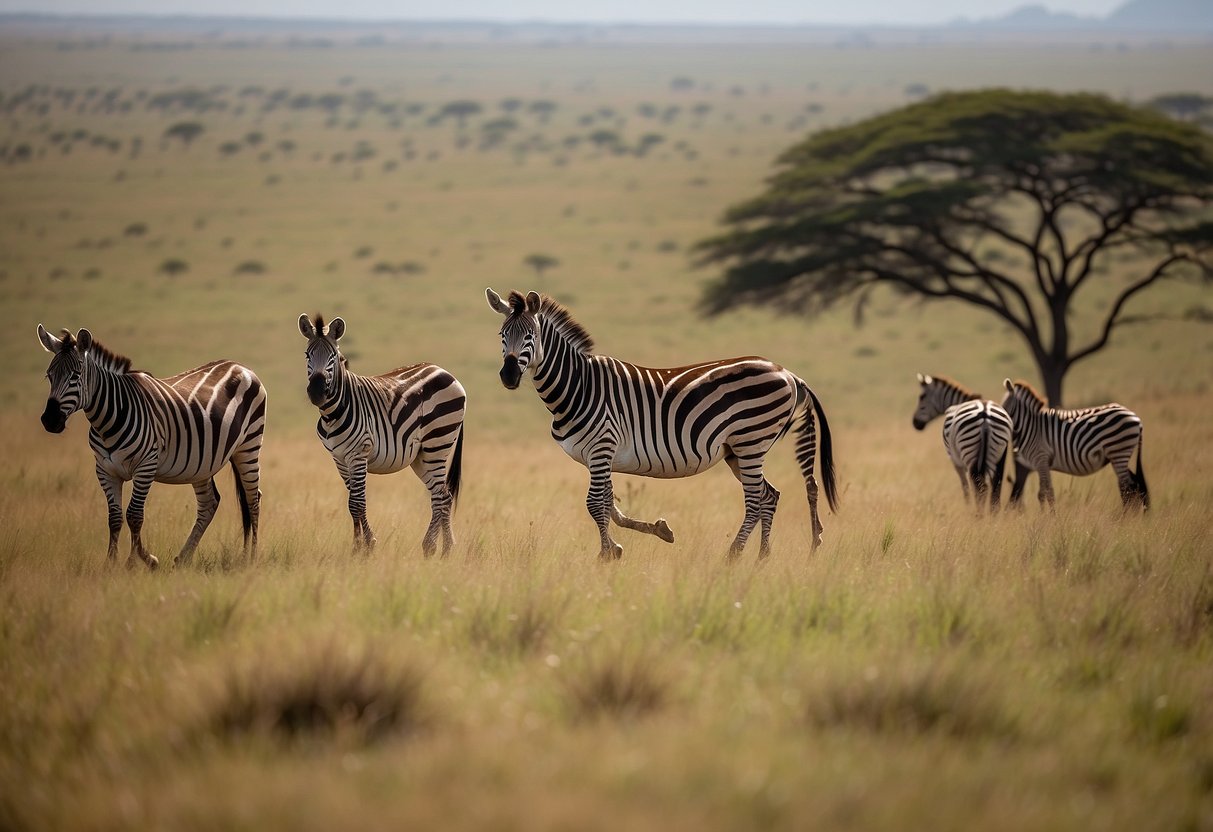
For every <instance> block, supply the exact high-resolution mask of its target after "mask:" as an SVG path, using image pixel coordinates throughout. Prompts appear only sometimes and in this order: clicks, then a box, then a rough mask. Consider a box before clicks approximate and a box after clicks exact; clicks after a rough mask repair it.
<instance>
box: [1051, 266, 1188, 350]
mask: <svg viewBox="0 0 1213 832" xmlns="http://www.w3.org/2000/svg"><path fill="white" fill-rule="evenodd" d="M1181 261H1185V262H1190V261H1191V258H1190V257H1188V256H1187V255H1186V254H1172V255H1171V256H1169V257H1167V258H1166V259H1165V260H1163V261H1162V262H1161V263H1159V264H1158V265H1157V266H1155V267H1154V270H1153V271H1151V272H1150V273H1149V274H1148V275H1146V276H1145V277H1143V278H1142V279H1141V280H1139V281H1137V282H1136V283H1133V284H1132V285H1130V286H1128V287H1126V288H1125V290H1124V291H1123V292H1121V293H1120V297H1118V298H1117V299H1116V302H1115V303H1114V304H1112V311H1111V312H1109V313H1108V317H1107V319H1106V320H1105V321H1104V326H1103V332H1102V333H1101V334H1100V336H1099V337H1098V338H1096V339H1095V340H1094V341H1093V342H1091V344H1089V345H1088V346H1086V347H1084V348H1083V349H1081V350H1079V351H1078V352H1076V353H1073V354H1072V355H1070V356H1069V358H1068V359H1067V360H1066V363H1067V365H1068V366H1073V365H1075V364H1077V363H1078V362H1079V361H1081V360H1082V359H1084V358H1086V357H1087V356H1090V355H1093V354H1094V353H1097V352H1099V351H1100V350H1101V349H1103V348H1104V347H1105V346H1107V343H1108V339H1109V338H1110V337H1111V335H1112V330H1113V329H1114V328H1115V327H1116V325H1117V324H1118V323H1120V320H1119V319H1120V312H1121V310H1122V309H1124V306H1125V304H1126V303H1128V301H1129V299H1130V298H1132V297H1133V296H1134V295H1136V294H1137V293H1138V292H1140V291H1141V290H1142V289H1145V288H1146V287H1147V286H1150V285H1151V284H1153V283H1155V282H1156V281H1158V280H1159V278H1161V277H1163V276H1164V275H1165V274H1166V271H1167V269H1168V268H1170V267H1171V266H1173V265H1174V264H1175V263H1178V262H1181Z"/></svg>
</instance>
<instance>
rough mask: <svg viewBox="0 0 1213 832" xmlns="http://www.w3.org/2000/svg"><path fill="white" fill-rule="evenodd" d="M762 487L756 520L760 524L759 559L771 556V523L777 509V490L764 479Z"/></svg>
mask: <svg viewBox="0 0 1213 832" xmlns="http://www.w3.org/2000/svg"><path fill="white" fill-rule="evenodd" d="M762 485H763V491H762V505H761V506H760V507H759V510H758V519H759V521H760V522H761V524H762V538H761V543H760V545H759V547H758V557H759V558H760V559H761V558H765V557H766V556H767V555H769V554H771V523H772V522H773V521H774V520H775V509H777V508H779V490H778V489H777V488H775V486H773V485H771V483H770V481H769V480H765V479H764V480H763V481H762Z"/></svg>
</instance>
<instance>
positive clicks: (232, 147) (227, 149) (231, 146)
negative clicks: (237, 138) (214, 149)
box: [219, 142, 244, 156]
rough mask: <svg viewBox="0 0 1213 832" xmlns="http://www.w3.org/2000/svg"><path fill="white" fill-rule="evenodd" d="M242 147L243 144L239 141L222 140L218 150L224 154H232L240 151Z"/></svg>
mask: <svg viewBox="0 0 1213 832" xmlns="http://www.w3.org/2000/svg"><path fill="white" fill-rule="evenodd" d="M242 147H244V145H242V144H240V142H224V143H223V144H221V145H219V152H220V153H222V154H223V155H224V156H234V155H236V154H237V153H239V152H240V149H241V148H242Z"/></svg>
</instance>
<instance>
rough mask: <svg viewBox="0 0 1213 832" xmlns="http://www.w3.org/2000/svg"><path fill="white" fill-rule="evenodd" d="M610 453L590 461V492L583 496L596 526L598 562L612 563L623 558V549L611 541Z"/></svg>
mask: <svg viewBox="0 0 1213 832" xmlns="http://www.w3.org/2000/svg"><path fill="white" fill-rule="evenodd" d="M613 454H614V449H613V448H612V449H610V453H606V454H599V455H597V456H595V457H593V458H591V459H590V462H589V466H588V467H589V469H590V490H589V492H588V493H587V494H586V495H585V507H586V510H587V511H589V513H590V517H592V518H594V522H595V523H596V524H597V526H598V537H599V540H600V542H601V544H602V545H601V547H600V548H599V550H598V558H599V560H604V561H612V560H619V559H620V558H621V557H623V547H622V546H620V545H619V544H618V543H616V542H615V541H614V540H612V539H611V512H612V510H613V509H614V507H615V497H614V491H613V489H612V487H611V457H612V456H613Z"/></svg>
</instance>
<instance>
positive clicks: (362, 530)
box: [346, 459, 375, 549]
mask: <svg viewBox="0 0 1213 832" xmlns="http://www.w3.org/2000/svg"><path fill="white" fill-rule="evenodd" d="M346 485H347V486H348V487H349V489H350V518H351V519H352V520H353V521H354V548H355V549H359V548H361V547H363V546H366V548H367V549H373V548H375V535H374V534H373V533H372V532H371V524H370V523H369V522H367V519H366V460H365V459H359V460H355V462H354V464H353V465H352V466H351V467H350V473H349V479H348V480H347V481H346Z"/></svg>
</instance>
